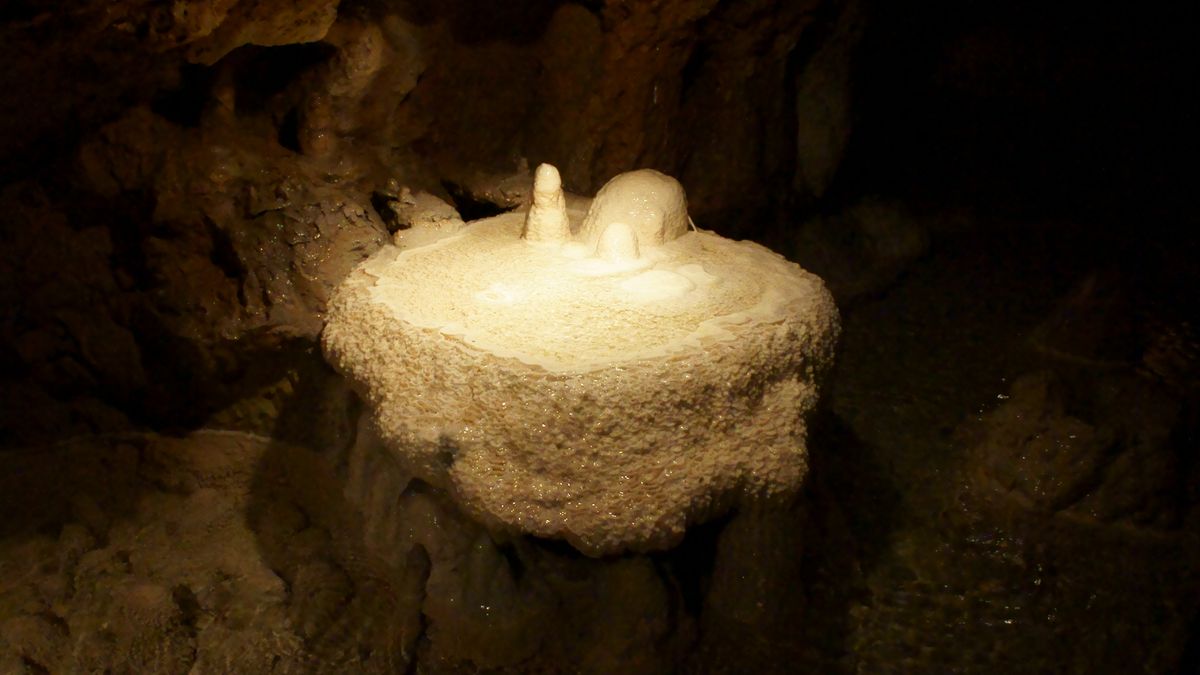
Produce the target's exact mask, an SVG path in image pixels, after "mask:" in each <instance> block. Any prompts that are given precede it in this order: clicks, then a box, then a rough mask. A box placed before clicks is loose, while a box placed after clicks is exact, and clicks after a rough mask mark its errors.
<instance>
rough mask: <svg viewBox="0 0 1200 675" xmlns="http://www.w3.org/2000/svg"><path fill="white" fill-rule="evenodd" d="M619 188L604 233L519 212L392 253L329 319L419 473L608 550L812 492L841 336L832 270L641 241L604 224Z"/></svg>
mask: <svg viewBox="0 0 1200 675" xmlns="http://www.w3.org/2000/svg"><path fill="white" fill-rule="evenodd" d="M633 197H634V198H640V196H639V195H633ZM616 198H619V196H617V197H614V196H613V195H609V198H608V199H606V200H605V203H601V200H600V199H599V198H598V199H597V200H596V204H595V205H594V207H593V209H592V210H593V214H592V215H591V216H590V217H589V218H587V219H586V220H587V222H589V223H591V224H592V226H593V227H598V228H600V229H601V230H604V233H603V234H602V235H600V236H599V237H598V240H599V241H598V242H597V243H595V244H589V243H587V241H588V237H587V235H586V233H585V232H582V231H579V230H581V229H582V228H581V227H580V226H579V225H580V224H579V223H577V222H576V223H572V225H574V227H573V228H572V229H573V230H576V231H578V233H577V234H576V235H571V234H569V231H568V230H566V229H564V230H563V233H564V234H563V239H564V240H562V241H546V240H545V239H544V238H537V240H535V239H534V238H522V236H521V235H522V230H523V228H524V224H525V217H524V216H523V215H522V214H520V213H513V214H505V215H501V216H497V217H494V218H489V219H486V220H481V221H477V222H475V223H472V224H470V225H469V226H467V227H466V228H464V229H463V230H462V231H461V232H458V233H454V234H451V235H449V236H445V235H441V236H433V237H429V238H427V239H426V243H424V244H423V245H419V246H415V247H407V248H402V247H388V248H386V249H384V250H383V251H381V252H380V253H379V254H377V255H375V256H373V257H372V258H370V259H369V260H368V261H366V262H365V263H364V264H363V265H361V266H360V267H359V268H358V269H357V270H356V271H355V272H354V273H352V274H351V276H350V277H349V279H348V280H347V281H346V282H345V283H344V284H343V285H342V286H341V288H340V289H339V290H338V291H337V293H336V296H335V298H334V300H333V302H332V305H331V311H330V315H329V322H328V324H327V327H326V330H325V333H324V346H325V350H326V354H327V357H328V358H329V360H330V361H331V362H332V363H333V364H334V365H335V367H337V368H338V369H339V370H341V371H342V372H343V373H345V374H346V375H347V376H348V377H350V378H351V379H352V380H353V381H355V382H356V383H358V385H359V386H360V388H361V389H362V390H363V392H364V396H365V398H366V400H367V401H368V402H369V404H370V406H371V407H372V409H373V412H374V414H375V417H376V421H377V423H378V426H379V428H380V431H381V435H382V437H383V439H384V441H385V442H386V444H387V445H388V447H389V448H390V449H391V450H392V451H393V452H395V453H396V454H397V455H399V456H400V458H401V459H402V460H403V462H404V463H405V464H406V465H407V466H408V467H409V468H410V469H411V470H412V471H414V473H416V474H417V475H418V476H420V477H422V478H423V479H425V480H427V481H429V482H431V483H433V484H435V485H438V486H441V487H443V488H445V489H446V490H447V491H448V492H449V493H450V494H452V495H453V496H454V498H455V499H456V500H458V501H459V503H460V504H461V505H462V506H463V507H464V508H465V509H466V510H467V511H468V512H469V513H471V514H472V515H474V516H475V517H476V518H478V519H480V520H481V521H483V522H485V523H487V524H488V525H489V526H492V527H497V528H500V529H509V530H517V531H521V532H525V533H530V534H534V535H537V536H543V537H558V538H565V539H567V540H568V541H570V542H571V543H572V544H574V545H575V546H576V547H578V548H579V549H581V550H583V551H585V552H587V553H589V554H594V555H599V554H607V553H615V552H619V551H622V550H627V549H634V550H648V549H657V548H662V547H666V546H670V545H671V544H673V543H675V542H677V541H678V540H679V539H680V538H681V537H682V535H683V532H684V530H685V529H686V527H687V525H688V524H689V523H691V522H696V521H698V520H702V519H704V518H707V517H711V516H712V515H714V514H716V513H718V512H720V511H722V510H724V509H726V508H728V507H729V506H730V505H732V504H733V503H735V502H743V501H746V500H753V499H760V498H762V499H778V498H784V497H787V496H789V495H791V494H794V492H795V490H796V489H797V488H798V487H799V486H800V484H801V482H802V480H803V478H804V476H805V473H806V470H807V466H806V461H805V454H806V451H805V438H806V415H807V413H808V412H810V411H811V410H812V409H813V408H814V406H815V404H816V401H817V388H818V384H819V381H820V379H821V375H822V374H823V373H824V372H825V370H826V369H827V367H828V366H829V365H830V363H831V361H832V354H833V346H834V343H835V341H836V336H837V332H838V318H837V310H836V308H835V307H834V304H833V301H832V299H831V297H830V295H829V293H828V292H827V291H826V290H825V287H824V285H823V284H822V283H821V281H820V279H818V278H817V277H815V276H813V275H811V274H809V273H807V272H804V271H803V270H802V269H800V268H799V267H798V266H796V265H794V264H792V263H789V262H787V261H786V260H784V259H783V258H782V257H780V256H778V255H776V254H774V253H772V252H771V251H769V250H767V249H765V248H763V247H761V246H758V245H756V244H752V243H748V242H735V241H730V240H727V239H724V238H722V237H719V236H717V235H715V234H712V233H708V232H699V231H692V232H685V233H683V234H682V235H680V233H679V232H678V231H674V232H673V233H672V234H671V235H670V236H672V237H674V238H670V239H668V240H667V241H666V242H665V243H663V244H661V245H655V241H654V239H655V237H653V236H645V232H646V230H645V227H644V226H643V227H642V228H641V229H640V230H639V231H641V232H642V233H643V236H642V239H645V241H639V238H638V234H637V232H635V230H634V229H633V228H632V227H629V226H627V225H626V224H624V223H619V222H617V223H597V222H596V220H597V217H596V213H595V212H598V211H599V210H600V209H599V208H598V207H605V208H607V209H611V207H612V204H611V203H609V202H611V200H612V199H616ZM538 208H539V207H538V205H537V204H535V205H534V210H535V211H536V210H537V209H538ZM618 211H619V209H618ZM666 215H669V214H664V216H666ZM563 217H567V216H566V213H565V212H564V213H563ZM684 217H685V218H686V214H684ZM531 221H532V219H531ZM666 231H669V230H666ZM527 234H528V233H527ZM411 239H414V240H415V239H419V237H412V238H411ZM430 239H432V241H429V240H430Z"/></svg>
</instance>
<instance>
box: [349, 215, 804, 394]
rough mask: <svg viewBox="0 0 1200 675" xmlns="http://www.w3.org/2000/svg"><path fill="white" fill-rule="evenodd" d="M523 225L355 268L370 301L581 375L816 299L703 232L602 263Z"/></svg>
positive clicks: (492, 224)
mask: <svg viewBox="0 0 1200 675" xmlns="http://www.w3.org/2000/svg"><path fill="white" fill-rule="evenodd" d="M522 223H523V216H522V215H521V214H505V215H501V216H497V217H494V218H489V219H487V220H483V221H477V222H475V223H472V224H471V225H470V226H469V227H468V228H467V229H465V230H464V231H462V232H461V233H459V234H456V235H454V236H451V237H447V238H444V239H441V240H439V241H436V242H434V243H430V244H427V245H424V246H419V247H416V248H410V249H407V250H399V249H392V250H389V251H387V252H385V253H381V254H380V255H378V256H376V257H374V258H372V259H371V260H370V261H368V262H367V263H366V265H365V266H364V271H365V272H366V273H367V274H369V275H371V276H373V277H374V278H375V282H374V285H373V288H372V289H371V291H370V292H371V296H372V299H373V301H374V302H377V303H380V304H383V305H385V306H386V307H388V308H389V309H390V310H391V311H392V312H393V313H394V315H395V316H396V317H398V318H400V319H403V320H405V321H407V322H408V323H410V324H413V325H415V326H419V327H423V328H430V329H435V330H439V331H441V332H443V333H446V334H450V335H455V336H457V337H459V338H460V339H462V340H464V341H465V342H466V343H467V344H470V345H472V346H474V347H476V348H479V349H483V350H485V351H489V352H492V353H494V354H496V355H498V356H505V357H511V358H516V359H518V360H520V361H523V362H525V363H528V364H532V365H538V366H541V367H543V368H546V369H548V370H587V369H590V368H597V367H604V366H608V365H612V364H616V363H620V362H625V361H633V360H639V359H644V358H653V357H658V356H664V355H667V354H673V353H678V352H683V351H690V350H697V349H703V348H704V347H705V346H706V345H708V344H711V343H713V342H714V341H721V340H725V339H732V338H734V337H736V336H737V335H738V334H739V332H740V330H741V329H742V327H744V326H747V325H752V324H757V323H761V322H770V321H774V320H779V319H780V318H782V317H783V316H784V315H786V314H790V313H791V312H790V311H789V310H788V309H787V308H788V306H789V305H790V304H792V303H794V302H797V301H803V300H804V299H805V296H808V295H811V294H813V293H818V292H820V282H819V281H818V280H817V279H816V278H815V277H812V276H811V275H808V274H807V273H805V272H803V271H802V270H801V269H800V268H799V267H798V266H796V265H794V264H792V263H789V262H787V261H786V260H785V259H783V258H782V257H780V256H779V255H777V254H775V253H773V252H771V251H769V250H767V249H766V248H763V247H761V246H759V245H757V244H753V243H750V242H735V241H730V240H727V239H723V238H721V237H719V236H717V235H714V234H711V233H707V232H700V231H695V232H689V233H687V234H685V235H684V236H682V237H679V238H678V239H675V240H673V241H670V242H667V243H666V244H664V245H662V246H655V247H652V248H647V249H644V250H643V251H642V252H641V256H640V257H639V258H636V259H618V260H611V259H605V258H603V257H598V256H596V255H593V254H594V251H593V250H592V249H591V248H590V247H587V246H586V245H584V244H581V243H578V242H568V243H565V244H557V243H531V242H528V241H525V240H523V239H521V238H520V232H521V227H522ZM792 311H794V310H792Z"/></svg>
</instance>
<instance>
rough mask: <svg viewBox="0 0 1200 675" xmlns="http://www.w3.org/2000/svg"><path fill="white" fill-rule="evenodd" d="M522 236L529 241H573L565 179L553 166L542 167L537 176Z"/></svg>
mask: <svg viewBox="0 0 1200 675" xmlns="http://www.w3.org/2000/svg"><path fill="white" fill-rule="evenodd" d="M521 237H522V238H523V239H525V240H527V241H543V242H566V241H569V240H570V239H571V221H570V220H568V219H567V200H566V197H564V196H563V189H562V178H561V177H560V176H559V175H558V169H556V168H554V166H553V165H551V164H542V165H539V166H538V168H537V172H536V173H535V174H534V177H533V204H531V205H530V207H529V213H528V214H527V215H526V216H525V229H524V230H522V232H521Z"/></svg>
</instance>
